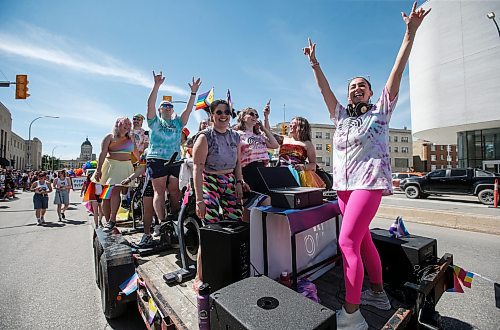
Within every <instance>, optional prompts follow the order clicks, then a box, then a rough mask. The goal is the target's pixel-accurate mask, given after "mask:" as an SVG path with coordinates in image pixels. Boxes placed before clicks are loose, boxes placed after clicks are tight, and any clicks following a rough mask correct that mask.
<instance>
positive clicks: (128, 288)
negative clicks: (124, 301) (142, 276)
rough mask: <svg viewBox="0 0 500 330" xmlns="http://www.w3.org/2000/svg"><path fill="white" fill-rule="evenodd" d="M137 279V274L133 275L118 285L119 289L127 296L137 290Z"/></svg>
mask: <svg viewBox="0 0 500 330" xmlns="http://www.w3.org/2000/svg"><path fill="white" fill-rule="evenodd" d="M138 279H139V275H137V273H134V275H132V276H130V277H129V278H128V279H127V280H125V282H123V283H122V284H120V286H119V287H120V289H121V290H122V291H123V293H125V294H126V295H127V296H128V295H129V294H131V293H132V292H134V291H135V290H137V280H138Z"/></svg>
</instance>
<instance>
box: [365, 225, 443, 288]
mask: <svg viewBox="0 0 500 330" xmlns="http://www.w3.org/2000/svg"><path fill="white" fill-rule="evenodd" d="M370 232H371V235H372V239H373V243H375V247H376V248H377V250H378V253H379V255H380V260H381V261H382V276H383V279H384V283H389V284H394V285H396V286H400V285H403V284H404V283H405V282H407V281H408V282H413V283H416V282H417V280H418V278H419V271H420V270H422V269H424V268H425V267H427V266H429V265H433V264H435V263H436V260H437V241H436V240H435V239H434V238H428V237H422V236H416V235H409V236H407V237H400V238H395V237H392V236H391V234H390V233H389V231H388V230H386V229H380V228H375V229H371V230H370Z"/></svg>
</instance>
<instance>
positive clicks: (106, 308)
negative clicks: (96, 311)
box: [99, 258, 127, 319]
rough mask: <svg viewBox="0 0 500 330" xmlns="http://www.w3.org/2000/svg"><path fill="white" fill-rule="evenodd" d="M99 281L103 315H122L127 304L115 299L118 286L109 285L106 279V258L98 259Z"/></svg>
mask: <svg viewBox="0 0 500 330" xmlns="http://www.w3.org/2000/svg"><path fill="white" fill-rule="evenodd" d="M99 268H100V272H99V273H100V274H99V275H100V282H101V303H102V311H103V313H104V316H105V317H106V318H108V319H115V318H117V317H120V316H122V315H123V314H124V313H125V311H126V310H127V304H125V303H119V302H118V301H117V300H116V296H117V295H118V292H120V288H119V287H118V286H116V287H111V286H110V283H109V281H108V265H107V262H106V258H101V261H100V267H99Z"/></svg>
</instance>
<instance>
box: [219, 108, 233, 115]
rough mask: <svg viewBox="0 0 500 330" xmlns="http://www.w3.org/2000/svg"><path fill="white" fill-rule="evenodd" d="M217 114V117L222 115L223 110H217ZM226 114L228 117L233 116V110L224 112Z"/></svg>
mask: <svg viewBox="0 0 500 330" xmlns="http://www.w3.org/2000/svg"><path fill="white" fill-rule="evenodd" d="M215 114H216V115H217V116H220V115H222V110H217V111H215ZM224 114H225V115H226V116H229V115H231V110H229V109H228V110H224Z"/></svg>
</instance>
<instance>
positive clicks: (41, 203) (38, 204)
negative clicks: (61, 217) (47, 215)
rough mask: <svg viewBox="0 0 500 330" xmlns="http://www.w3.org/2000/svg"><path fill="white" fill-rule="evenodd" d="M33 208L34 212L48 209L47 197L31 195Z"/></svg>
mask: <svg viewBox="0 0 500 330" xmlns="http://www.w3.org/2000/svg"><path fill="white" fill-rule="evenodd" d="M33 207H34V209H35V210H37V209H47V208H49V196H47V195H40V194H34V195H33Z"/></svg>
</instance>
